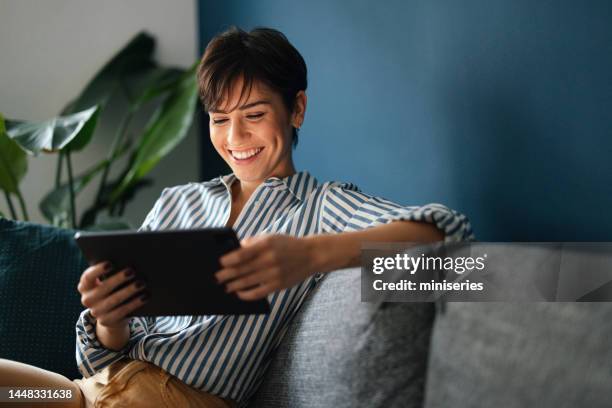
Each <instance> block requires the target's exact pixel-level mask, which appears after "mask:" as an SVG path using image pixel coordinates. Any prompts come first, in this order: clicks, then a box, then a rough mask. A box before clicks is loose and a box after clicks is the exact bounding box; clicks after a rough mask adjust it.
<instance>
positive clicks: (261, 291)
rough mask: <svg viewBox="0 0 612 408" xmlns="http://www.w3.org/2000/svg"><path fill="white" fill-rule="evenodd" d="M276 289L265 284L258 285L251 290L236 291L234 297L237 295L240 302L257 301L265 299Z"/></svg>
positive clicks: (272, 285)
mask: <svg viewBox="0 0 612 408" xmlns="http://www.w3.org/2000/svg"><path fill="white" fill-rule="evenodd" d="M276 289H277V288H276V285H274V284H271V283H266V284H263V285H259V286H257V287H255V288H253V289H247V290H241V291H238V292H236V295H238V297H239V298H240V299H242V300H257V299H263V298H265V297H266V296H268V295H269V294H270V293H273V292H274V291H276Z"/></svg>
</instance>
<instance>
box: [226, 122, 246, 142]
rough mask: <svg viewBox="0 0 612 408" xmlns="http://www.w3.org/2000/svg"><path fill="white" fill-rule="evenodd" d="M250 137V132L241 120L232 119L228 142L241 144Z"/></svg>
mask: <svg viewBox="0 0 612 408" xmlns="http://www.w3.org/2000/svg"><path fill="white" fill-rule="evenodd" d="M247 137H248V132H247V131H246V129H245V128H244V126H243V125H242V123H241V121H240V120H234V121H232V123H231V125H230V126H229V129H228V133H227V144H228V145H230V146H240V145H242V144H243V143H244V140H245V139H246V138H247Z"/></svg>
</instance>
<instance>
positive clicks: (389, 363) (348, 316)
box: [251, 268, 434, 408]
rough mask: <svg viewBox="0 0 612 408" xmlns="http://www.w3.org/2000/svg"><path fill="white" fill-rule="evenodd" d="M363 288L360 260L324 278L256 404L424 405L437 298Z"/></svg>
mask: <svg viewBox="0 0 612 408" xmlns="http://www.w3.org/2000/svg"><path fill="white" fill-rule="evenodd" d="M360 296H361V280H360V270H359V269H357V268H356V269H345V270H341V271H335V272H332V273H329V274H326V275H325V276H324V277H323V279H322V280H321V281H319V283H318V286H317V287H316V288H315V289H314V290H313V291H312V292H311V293H310V294H309V297H308V299H306V301H305V302H304V303H303V304H302V307H301V309H300V310H299V312H298V314H297V315H296V317H295V319H294V321H293V322H292V323H291V325H290V326H289V329H288V332H287V334H286V336H285V338H284V339H283V341H282V342H281V345H280V347H279V349H278V350H277V352H276V354H275V356H274V358H273V360H272V363H271V364H270V367H269V368H268V371H267V372H266V375H265V378H264V381H263V384H262V386H261V387H260V389H259V390H258V392H257V394H256V396H255V398H254V399H253V401H252V403H251V406H254V407H297V408H299V407H309V408H310V407H315V408H316V407H334V408H341V407H359V406H367V407H419V408H421V407H422V404H423V393H424V392H423V389H424V379H425V370H426V363H427V350H428V347H429V341H430V333H431V327H432V324H433V318H434V307H433V305H432V304H419V303H383V304H374V303H362V302H361V301H360Z"/></svg>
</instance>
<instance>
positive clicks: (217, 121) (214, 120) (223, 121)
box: [213, 119, 227, 125]
mask: <svg viewBox="0 0 612 408" xmlns="http://www.w3.org/2000/svg"><path fill="white" fill-rule="evenodd" d="M225 122H227V119H213V123H214V124H215V125H220V124H222V123H225Z"/></svg>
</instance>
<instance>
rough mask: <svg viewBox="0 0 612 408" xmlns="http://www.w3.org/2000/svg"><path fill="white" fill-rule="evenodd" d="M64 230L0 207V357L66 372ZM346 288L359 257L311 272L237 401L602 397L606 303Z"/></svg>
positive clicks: (69, 358)
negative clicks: (411, 299)
mask: <svg viewBox="0 0 612 408" xmlns="http://www.w3.org/2000/svg"><path fill="white" fill-rule="evenodd" d="M73 235H74V231H69V230H60V229H56V228H52V227H48V226H42V225H37V224H31V223H23V222H13V221H9V220H3V219H0V242H1V243H2V245H0V299H1V305H2V307H0V357H3V358H9V359H13V360H17V361H22V362H25V363H29V364H34V365H36V366H39V367H43V368H46V369H48V370H51V371H55V372H59V373H62V374H63V375H65V376H67V377H69V378H75V377H77V376H78V372H77V371H76V367H75V364H74V322H75V321H76V319H77V316H78V315H79V313H80V311H81V310H82V305H81V304H80V297H79V296H78V293H77V292H76V290H75V282H76V281H77V280H78V278H79V276H80V274H81V272H82V271H83V269H84V268H85V267H86V263H85V261H84V260H83V259H82V257H81V256H80V252H79V251H78V249H77V248H76V245H75V243H74V240H73V239H72V237H73ZM32 282H36V283H37V285H32ZM360 291H361V280H360V271H359V269H347V270H342V271H336V272H332V273H330V274H327V275H325V277H324V278H323V279H322V280H321V281H320V282H319V284H318V286H317V287H316V288H315V289H314V290H313V292H311V294H310V295H309V297H308V298H307V299H306V301H305V303H304V304H303V305H302V307H301V309H300V311H299V312H298V314H297V315H296V317H295V319H294V321H293V322H292V323H291V325H290V326H289V329H288V332H287V335H286V337H285V339H284V340H283V342H281V344H280V347H279V349H278V350H277V353H276V354H275V356H274V358H273V360H272V362H271V364H270V366H269V369H268V371H267V372H266V375H265V376H264V381H263V384H262V386H261V387H260V389H259V390H258V393H257V394H256V395H255V397H254V398H253V400H252V404H251V406H253V407H256V408H258V407H296V408H300V407H315V408H316V407H333V408H341V407H419V408H422V407H425V408H442V407H444V408H446V407H453V408H455V407H458V408H463V407H482V408H489V407H509V408H514V407H516V408H518V407H521V408H523V407H543V408H549V407H550V408H552V407H610V406H612V347H611V346H610V344H611V339H612V319H611V317H612V304H610V303H599V304H597V303H590V304H589V303H532V304H503V303H449V304H445V305H443V307H438V308H436V307H435V306H434V305H433V304H428V303H382V304H374V303H362V302H360V297H361V296H360V293H361V292H360ZM24 322H26V323H27V324H24Z"/></svg>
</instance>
